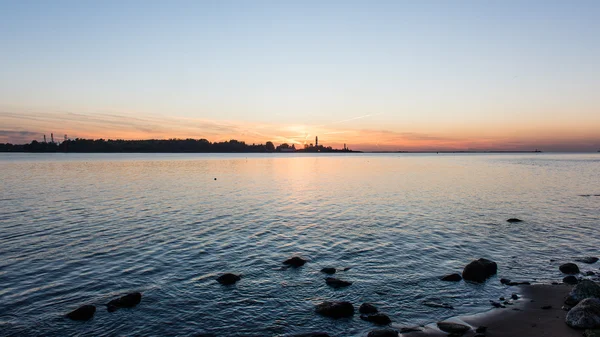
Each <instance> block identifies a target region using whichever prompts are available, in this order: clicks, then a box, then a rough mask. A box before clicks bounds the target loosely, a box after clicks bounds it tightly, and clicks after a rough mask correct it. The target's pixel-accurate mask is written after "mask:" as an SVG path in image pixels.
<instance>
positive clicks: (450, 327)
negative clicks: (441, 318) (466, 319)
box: [437, 322, 471, 336]
mask: <svg viewBox="0 0 600 337" xmlns="http://www.w3.org/2000/svg"><path fill="white" fill-rule="evenodd" d="M437 326H438V328H439V329H440V330H442V331H444V332H447V333H450V334H451V333H454V334H457V335H459V336H462V335H464V334H465V333H467V332H468V331H469V330H471V328H470V327H469V326H467V325H464V324H460V323H454V322H438V323H437Z"/></svg>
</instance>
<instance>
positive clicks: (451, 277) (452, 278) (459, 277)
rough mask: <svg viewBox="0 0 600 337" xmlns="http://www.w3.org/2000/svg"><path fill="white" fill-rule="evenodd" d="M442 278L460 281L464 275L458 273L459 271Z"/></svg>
mask: <svg viewBox="0 0 600 337" xmlns="http://www.w3.org/2000/svg"><path fill="white" fill-rule="evenodd" d="M440 280H442V281H447V282H458V281H460V280H462V276H460V274H458V273H454V274H448V275H444V276H442V278H441V279H440Z"/></svg>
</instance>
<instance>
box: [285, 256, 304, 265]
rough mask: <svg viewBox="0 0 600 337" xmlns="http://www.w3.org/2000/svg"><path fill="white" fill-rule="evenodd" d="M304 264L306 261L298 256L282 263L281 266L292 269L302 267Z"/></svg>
mask: <svg viewBox="0 0 600 337" xmlns="http://www.w3.org/2000/svg"><path fill="white" fill-rule="evenodd" d="M305 263H306V260H305V259H303V258H301V257H299V256H293V257H291V258H289V259H287V260H285V261H283V264H285V265H288V266H292V267H302V266H303V265H304V264H305Z"/></svg>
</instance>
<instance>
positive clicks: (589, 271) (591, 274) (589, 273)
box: [584, 270, 596, 276]
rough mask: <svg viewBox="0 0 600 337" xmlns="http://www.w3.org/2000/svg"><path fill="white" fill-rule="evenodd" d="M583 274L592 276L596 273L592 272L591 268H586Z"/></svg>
mask: <svg viewBox="0 0 600 337" xmlns="http://www.w3.org/2000/svg"><path fill="white" fill-rule="evenodd" d="M584 275H585V276H594V275H596V273H594V272H593V271H591V270H588V271H586V272H585V274H584Z"/></svg>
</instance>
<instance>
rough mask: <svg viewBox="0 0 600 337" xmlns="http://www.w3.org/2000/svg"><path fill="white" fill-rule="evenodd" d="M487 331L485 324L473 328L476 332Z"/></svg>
mask: <svg viewBox="0 0 600 337" xmlns="http://www.w3.org/2000/svg"><path fill="white" fill-rule="evenodd" d="M486 331H487V326H480V327H478V328H477V329H475V332H477V333H485V332H486Z"/></svg>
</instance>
